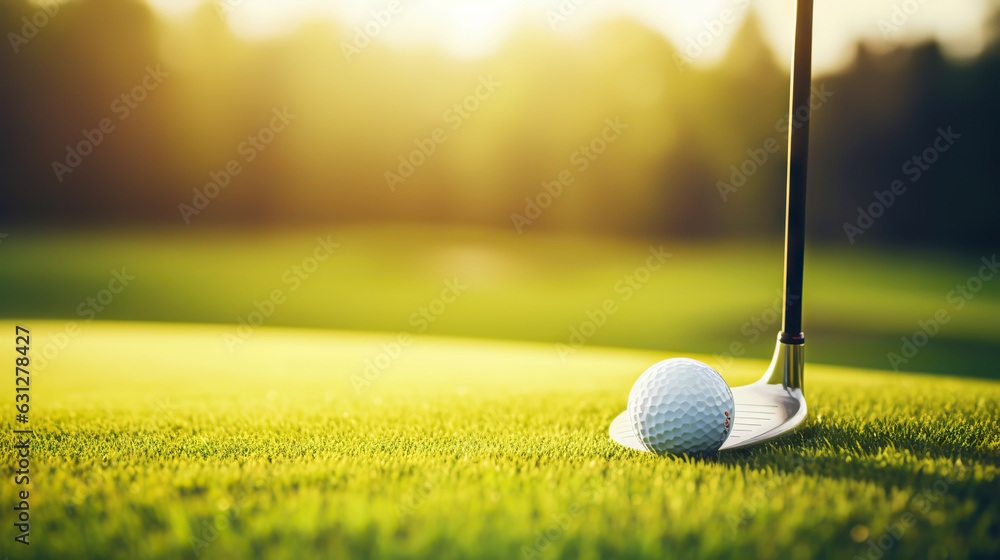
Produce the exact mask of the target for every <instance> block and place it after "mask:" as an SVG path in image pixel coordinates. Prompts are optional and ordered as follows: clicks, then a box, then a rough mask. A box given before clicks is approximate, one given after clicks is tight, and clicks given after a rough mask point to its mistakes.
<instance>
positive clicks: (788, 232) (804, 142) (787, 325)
mask: <svg viewBox="0 0 1000 560" xmlns="http://www.w3.org/2000/svg"><path fill="white" fill-rule="evenodd" d="M812 20H813V0H797V2H796V6H795V47H794V51H793V53H792V79H791V82H792V86H791V89H792V91H791V103H790V106H789V118H788V121H789V123H791V126H789V134H788V178H787V179H788V183H787V185H788V194H787V201H786V206H785V291H784V297H785V307H784V313H783V315H782V321H781V331H782V332H781V342H784V343H786V344H802V342H803V341H804V340H803V335H802V268H803V260H804V258H805V237H806V231H805V224H806V166H807V163H808V159H809V117H810V109H809V98H810V96H811V95H812V92H811V88H812Z"/></svg>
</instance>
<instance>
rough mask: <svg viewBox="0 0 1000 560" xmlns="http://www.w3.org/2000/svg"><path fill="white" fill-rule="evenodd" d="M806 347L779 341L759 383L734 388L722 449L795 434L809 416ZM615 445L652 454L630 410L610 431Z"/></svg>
mask: <svg viewBox="0 0 1000 560" xmlns="http://www.w3.org/2000/svg"><path fill="white" fill-rule="evenodd" d="M803 346H804V345H803V344H785V343H783V342H781V341H779V342H778V345H777V347H776V348H775V350H774V358H772V359H771V365H770V367H768V368H767V371H766V372H764V375H763V376H762V377H761V378H760V380H759V381H757V382H756V383H751V384H750V385H743V386H741V387H733V400H734V403H735V410H734V412H733V419H734V420H733V429H732V431H731V432H730V433H729V437H728V438H726V441H724V442H723V443H722V447H721V448H720V450H721V449H733V448H737V447H745V446H748V445H753V444H755V443H760V442H763V441H767V440H769V439H772V438H776V437H778V436H779V435H781V434H784V433H786V432H789V431H791V430H792V429H793V428H795V427H796V426H798V425H799V424H800V423H801V422H802V420H804V419H805V417H806V398H805V395H804V394H803V392H802V381H803V374H804V367H805V361H804V353H803V350H804V348H803ZM608 432H609V434H610V435H611V439H612V440H614V441H615V442H617V443H619V444H621V445H623V446H625V447H628V448H630V449H635V450H637V451H650V449H649V448H647V447H646V445H645V444H644V443H643V442H642V440H641V439H639V436H638V430H636V429H635V427H634V426H632V423H631V422H630V421H629V417H628V411H627V410H626V411H625V412H622V413H621V414H619V415H618V417H617V418H615V419H614V421H613V422H611V427H610V428H609V430H608Z"/></svg>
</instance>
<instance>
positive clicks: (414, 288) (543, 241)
mask: <svg viewBox="0 0 1000 560" xmlns="http://www.w3.org/2000/svg"><path fill="white" fill-rule="evenodd" d="M9 233H10V235H9V237H7V238H6V239H4V240H3V244H2V247H0V263H2V265H3V266H0V286H2V287H3V289H2V290H0V317H4V318H10V319H18V318H22V317H27V318H58V319H76V320H80V319H81V317H80V316H78V313H77V308H78V306H79V305H80V304H81V303H83V302H85V301H86V298H87V297H93V296H95V294H97V293H98V291H99V290H101V289H102V288H104V287H106V286H107V283H108V281H109V279H110V277H111V274H110V271H111V270H112V269H120V268H122V267H124V268H125V269H126V271H127V272H128V273H130V274H133V275H135V276H136V280H135V281H134V282H133V283H132V284H131V285H130V286H129V287H128V288H127V289H126V290H125V291H124V292H123V293H122V294H120V295H119V296H116V297H115V299H114V301H113V302H112V303H111V304H109V305H108V306H107V307H106V308H105V309H104V310H103V311H102V312H101V313H100V314H99V315H98V316H97V318H98V319H100V320H130V321H171V322H185V323H187V322H200V323H217V324H219V323H221V324H235V323H236V322H237V319H238V318H240V317H243V318H245V317H246V316H247V315H248V314H249V313H250V312H252V311H253V310H254V307H253V302H254V301H255V300H260V299H263V298H265V297H266V296H267V295H268V294H269V293H270V292H271V291H272V290H274V289H283V290H285V291H286V292H287V295H288V298H287V302H286V303H284V304H282V305H281V306H279V307H278V308H277V310H276V311H275V313H274V314H273V316H271V317H270V318H268V319H267V323H266V324H267V325H268V326H291V327H312V328H322V329H331V328H332V329H346V330H355V331H357V330H361V331H397V330H413V329H414V326H413V325H412V324H411V323H410V321H409V318H410V316H411V314H412V313H414V312H415V311H417V310H418V309H419V308H420V307H421V306H425V305H427V303H428V301H430V300H431V299H432V298H434V297H435V296H436V295H437V294H438V293H439V292H440V291H441V288H442V285H443V282H444V281H445V280H446V279H451V278H458V279H460V280H461V281H462V282H464V283H465V284H466V285H467V286H468V290H467V291H466V292H465V293H463V294H462V296H461V298H460V299H459V300H458V301H457V302H456V303H454V304H453V305H449V306H448V308H447V309H446V311H445V312H444V313H443V314H442V315H441V316H440V317H439V318H438V319H437V320H436V321H435V322H434V323H432V324H430V325H429V328H428V329H427V331H426V332H427V334H436V335H456V336H462V337H470V336H471V337H482V338H497V339H505V340H524V341H538V342H560V341H562V342H566V341H567V340H568V339H569V337H570V329H571V328H573V327H579V325H580V324H581V323H582V322H584V321H585V320H586V319H587V315H586V313H587V311H589V310H594V309H597V308H598V307H599V306H600V305H601V304H602V302H604V301H605V300H606V299H608V298H611V299H614V300H615V301H616V302H617V303H619V304H620V305H619V312H618V313H616V314H615V315H614V316H613V317H610V318H609V320H608V321H607V323H606V324H605V325H604V326H602V327H601V328H600V329H598V330H597V332H596V333H595V334H594V336H593V337H591V338H590V339H588V341H587V343H588V344H592V345H601V346H614V347H628V348H640V349H653V350H666V351H685V352H700V353H704V354H713V353H721V352H724V351H726V350H727V349H728V348H729V347H730V345H732V344H734V343H735V344H739V345H740V346H741V347H742V349H743V351H744V354H743V356H742V357H749V358H757V359H767V358H769V357H770V354H771V351H772V350H773V346H774V337H775V335H776V333H777V330H778V325H777V322H774V323H771V324H764V323H761V325H762V327H763V328H761V329H757V328H756V327H754V326H753V325H752V323H751V321H753V319H754V318H755V317H763V318H765V319H766V318H767V317H766V314H768V313H772V311H773V309H772V306H773V304H774V301H775V298H776V295H777V292H778V290H779V289H780V287H781V243H780V241H779V240H774V241H773V242H768V243H750V242H748V243H715V244H706V243H702V244H692V243H683V242H677V241H669V240H665V241H647V242H643V241H611V240H607V239H599V238H586V237H582V238H581V237H560V236H545V235H537V236H536V235H524V236H519V235H516V234H515V233H513V232H512V231H511V232H501V231H490V230H478V229H461V228H430V227H426V226H424V227H418V226H406V227H404V226H393V227H377V228H376V227H370V228H363V227H344V228H337V229H331V230H328V231H327V230H317V231H314V232H310V231H247V232H242V233H234V232H217V231H208V230H190V231H185V232H178V231H176V230H170V231H167V230H164V231H156V230H151V231H110V232H76V231H67V232H62V233H51V232H50V233H37V232H35V233H32V232H19V231H11V232H9ZM317 235H323V236H326V235H329V236H330V238H331V239H332V240H333V241H335V242H339V243H340V249H339V250H338V251H337V252H336V254H335V255H334V257H333V258H332V259H330V260H328V261H327V262H325V263H323V264H322V265H321V266H320V267H319V268H318V270H316V271H315V272H314V273H312V274H311V275H310V276H309V278H308V279H307V280H304V281H303V282H302V284H301V287H300V288H299V289H298V290H296V291H294V293H293V292H291V291H290V290H289V288H290V286H289V285H288V284H286V283H284V282H283V281H282V275H283V273H284V272H286V271H287V270H289V268H290V267H292V266H293V265H296V264H299V263H301V262H302V260H303V259H304V258H306V257H308V256H309V255H310V254H311V253H312V251H313V249H314V247H315V246H316V241H315V237H316V236H317ZM661 244H662V245H663V247H664V249H665V250H666V251H667V252H669V253H672V255H673V256H672V257H670V259H668V260H667V262H666V264H665V266H664V267H663V268H662V269H661V270H658V271H656V272H654V273H653V274H652V275H651V276H650V278H649V280H648V281H647V282H646V283H644V284H642V287H641V289H638V290H635V291H634V295H633V297H631V298H629V299H628V300H627V301H626V300H625V294H623V293H621V292H616V290H615V286H616V284H617V283H618V282H619V281H621V280H623V279H624V278H626V276H627V275H629V274H633V273H634V272H635V270H636V268H638V267H640V266H642V265H643V264H644V263H645V261H646V258H647V256H648V254H649V253H648V249H649V247H657V246H659V245H661ZM806 264H807V268H806V273H805V278H806V290H807V292H806V305H805V327H806V334H807V336H808V337H809V350H808V353H809V359H810V360H811V361H815V362H818V363H828V364H838V365H847V366H854V367H868V368H875V369H888V368H890V367H891V366H890V363H889V360H888V358H887V355H888V354H889V353H890V352H897V353H898V352H899V351H900V347H901V341H900V337H902V336H907V335H912V334H913V332H914V331H916V330H917V321H919V320H926V319H929V318H931V317H933V315H934V313H935V312H936V311H937V310H939V309H944V310H946V311H947V312H948V313H949V316H950V321H949V322H948V323H947V324H945V325H943V326H942V328H941V329H940V332H939V333H938V334H937V335H936V336H934V338H933V339H932V340H931V342H930V343H929V344H928V346H927V347H926V348H924V349H922V350H921V351H920V352H919V353H918V354H917V355H916V356H915V357H913V359H912V360H910V362H909V363H906V364H905V365H904V366H903V367H902V368H901V369H903V370H905V371H922V372H935V373H944V374H949V375H963V376H975V377H986V378H997V377H1000V371H998V370H997V368H996V365H995V364H996V363H997V357H998V356H1000V329H998V328H997V322H996V318H997V317H998V316H1000V280H994V281H991V282H987V283H986V284H985V285H984V286H983V288H982V291H981V292H979V293H978V294H976V296H975V298H974V299H971V300H968V301H967V302H966V305H965V306H964V307H963V308H962V309H960V310H959V309H955V305H954V304H952V303H949V302H948V301H947V300H946V296H947V294H948V292H949V291H950V290H952V289H954V287H955V285H956V284H958V283H960V282H965V281H966V280H967V279H968V278H969V277H970V276H972V275H974V274H975V273H976V272H977V270H978V269H979V267H980V265H981V263H980V262H979V256H977V255H970V256H962V255H944V254H935V253H927V252H925V253H920V254H916V253H899V252H886V251H876V250H871V249H866V248H864V247H861V246H858V247H850V246H847V247H843V248H839V249H838V248H832V247H822V246H810V247H809V251H808V255H807V260H806ZM774 317H776V315H772V316H771V318H774ZM712 360H714V361H712V362H711V363H713V365H716V366H719V365H720V360H719V359H716V358H713V359H712Z"/></svg>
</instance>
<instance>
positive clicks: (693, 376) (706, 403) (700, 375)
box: [628, 358, 734, 454]
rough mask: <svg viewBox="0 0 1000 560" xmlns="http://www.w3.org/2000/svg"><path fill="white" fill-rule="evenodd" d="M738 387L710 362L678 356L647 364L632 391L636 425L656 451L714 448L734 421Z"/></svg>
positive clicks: (632, 414) (710, 450)
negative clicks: (735, 394)
mask: <svg viewBox="0 0 1000 560" xmlns="http://www.w3.org/2000/svg"><path fill="white" fill-rule="evenodd" d="M733 413H734V407H733V392H732V391H731V390H730V389H729V385H727V384H726V382H725V380H723V379H722V376H721V375H719V373H718V372H717V371H715V370H714V369H712V368H711V367H710V366H708V365H706V364H704V363H702V362H699V361H697V360H691V359H688V358H673V359H670V360H664V361H662V362H659V363H657V364H655V365H653V366H652V367H650V368H649V369H647V370H646V371H645V372H643V374H642V375H641V376H639V379H638V381H636V382H635V385H634V386H633V387H632V392H631V393H629V396H628V415H629V420H630V421H631V423H632V429H633V430H634V431H635V434H636V435H637V436H638V437H639V439H640V440H642V442H643V444H645V445H646V447H647V448H649V450H650V451H653V452H656V453H661V454H662V453H675V454H680V453H688V454H695V453H714V452H715V451H718V450H719V447H721V446H722V443H723V442H724V441H726V438H727V437H729V431H730V430H731V429H732V425H733Z"/></svg>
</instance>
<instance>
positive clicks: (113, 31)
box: [0, 0, 1000, 250]
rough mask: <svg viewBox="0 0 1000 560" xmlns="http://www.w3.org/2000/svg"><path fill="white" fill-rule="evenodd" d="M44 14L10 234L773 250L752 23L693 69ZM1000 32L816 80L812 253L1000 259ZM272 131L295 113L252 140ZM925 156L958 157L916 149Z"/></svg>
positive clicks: (775, 119) (620, 57)
mask: <svg viewBox="0 0 1000 560" xmlns="http://www.w3.org/2000/svg"><path fill="white" fill-rule="evenodd" d="M38 10H39V7H38V6H36V5H33V4H29V3H27V2H26V1H25V0H16V1H14V0H8V1H5V2H3V3H2V4H0V30H3V31H5V32H9V33H8V34H7V39H8V42H9V45H8V46H7V47H5V48H4V49H0V50H4V51H5V52H4V54H3V55H2V57H0V65H2V75H3V79H2V82H0V91H2V96H0V99H2V105H0V119H2V127H0V135H2V140H0V141H2V150H0V151H2V155H0V157H2V160H0V161H2V165H3V175H4V178H5V180H4V186H3V189H4V196H3V204H2V206H0V218H2V220H3V223H5V224H10V225H44V226H50V225H60V226H62V225H108V224H122V225H135V224H164V225H184V224H185V223H188V222H190V223H192V224H194V225H196V226H218V225H254V226H257V225H279V226H280V225H286V224H296V225H297V224H315V223H331V222H333V223H336V222H345V221H385V220H406V221H433V222H449V223H471V224H480V225H490V226H497V227H510V228H513V227H514V223H513V221H512V216H515V215H516V216H521V217H524V216H529V217H530V216H533V217H531V218H530V219H529V220H528V223H527V224H526V225H525V222H523V221H522V223H521V225H522V229H526V230H532V231H535V230H537V231H585V232H599V233H612V234H624V235H658V236H684V237H699V238H706V237H712V238H717V237H741V238H742V237H748V236H756V237H759V236H777V235H780V233H781V231H782V213H783V209H784V204H783V199H784V190H783V187H784V165H785V162H784V152H785V143H786V134H787V129H788V126H789V123H788V107H787V102H788V101H787V95H788V76H787V74H786V72H785V71H784V70H783V65H780V64H778V63H777V62H776V57H775V54H774V53H773V52H772V51H771V50H770V48H769V47H768V45H767V43H766V42H765V40H764V39H763V36H762V32H761V29H760V27H759V25H758V23H757V21H756V19H755V18H754V16H753V15H752V14H751V16H750V17H748V18H747V20H746V21H745V22H744V23H743V24H742V28H741V29H740V31H739V33H738V36H737V37H736V39H735V41H734V42H733V44H732V46H731V48H730V51H729V53H728V55H727V56H726V57H725V58H724V59H723V60H722V61H721V62H720V63H719V64H717V65H714V66H712V67H709V68H702V67H699V66H690V65H684V64H678V60H679V59H678V56H677V55H678V52H677V51H676V49H675V48H674V47H673V46H672V45H671V43H670V42H668V41H667V40H666V39H664V38H663V37H662V36H661V35H659V34H657V33H655V32H653V31H651V30H648V29H646V28H644V27H643V26H642V25H641V24H639V23H636V22H633V21H630V20H620V21H612V22H608V23H605V24H603V25H601V26H599V27H597V28H595V29H593V31H592V32H591V33H590V34H588V35H587V36H585V37H584V36H563V35H559V34H554V33H552V32H550V31H549V30H548V28H547V26H546V23H545V22H544V21H534V22H532V21H525V22H524V25H522V26H520V27H519V31H518V32H517V33H516V34H515V35H514V36H512V37H511V38H510V39H509V40H508V41H507V42H506V43H505V45H504V46H503V47H502V48H501V50H500V51H498V52H497V53H496V54H495V55H493V56H490V57H488V58H479V59H473V60H466V59H454V58H450V57H449V56H447V55H445V54H443V53H442V52H440V51H439V50H436V49H435V48H431V47H419V48H409V49H405V50H404V49H393V48H390V47H388V46H386V45H385V44H383V43H382V42H379V41H377V40H375V41H372V42H371V44H370V45H364V46H363V47H361V48H354V49H347V50H345V47H344V45H345V43H346V44H351V45H354V46H355V47H357V45H359V44H362V43H363V41H362V43H358V42H357V41H355V36H356V31H355V30H352V29H347V28H344V27H338V26H337V24H336V23H334V22H328V21H322V22H313V23H310V24H308V25H306V26H304V27H302V28H301V29H299V30H298V31H297V32H295V33H293V34H290V35H287V36H283V37H281V38H277V39H271V40H267V41H256V42H247V41H243V40H241V39H239V38H237V37H235V36H234V35H233V34H232V33H231V31H230V29H229V27H228V26H227V25H226V23H225V22H224V21H223V19H222V18H221V17H220V15H219V13H218V11H217V10H216V9H215V8H213V7H212V6H210V5H205V6H204V7H203V8H202V9H201V10H200V11H198V12H197V13H195V14H194V15H193V16H192V17H190V18H188V19H185V20H178V21H174V20H165V19H161V18H159V17H157V16H156V15H155V14H154V13H153V12H151V11H150V9H149V8H148V7H146V5H145V4H141V3H138V2H136V1H131V0H81V1H77V2H71V3H68V4H63V5H61V6H60V7H59V8H58V11H57V13H54V14H52V15H49V14H46V17H41V16H39V15H38V14H39V12H38ZM23 18H27V20H25V19H23ZM32 20H34V22H35V23H33V24H31V25H26V21H28V22H30V21H32ZM42 21H44V24H43V25H38V23H41V22H42ZM821 24H822V23H821V22H819V23H818V24H817V25H821ZM32 28H34V33H32ZM998 28H1000V25H997V20H994V22H993V25H992V29H993V31H994V32H993V33H992V40H991V44H990V46H989V47H988V48H987V49H986V51H985V52H983V53H982V54H981V55H980V56H978V57H977V58H975V59H974V60H962V61H955V60H950V59H948V58H947V57H946V56H944V54H943V53H942V51H941V49H940V48H939V47H938V45H936V44H924V45H920V46H917V47H912V48H909V47H906V48H904V47H898V48H895V49H894V50H891V51H888V52H885V53H876V52H874V51H873V50H871V49H870V48H868V47H866V46H864V45H860V46H859V47H858V50H857V56H856V59H855V60H854V62H853V63H852V64H851V65H850V66H849V67H848V68H847V69H845V70H843V71H841V72H839V73H836V74H834V75H818V76H816V77H815V78H814V83H815V85H816V91H817V92H818V93H817V99H816V107H817V108H816V110H815V112H814V116H813V122H812V148H811V158H812V159H811V168H810V189H811V190H810V193H809V213H810V215H809V221H808V223H809V227H810V235H812V236H813V237H814V238H816V239H822V240H825V241H828V242H833V243H849V242H850V241H853V242H855V243H865V244H919V245H921V246H937V247H941V248H947V249H962V250H975V249H978V248H984V247H995V245H996V242H997V239H998V235H997V233H998V231H1000V230H998V227H997V223H998V220H997V218H996V214H997V210H998V208H1000V194H998V190H997V186H998V181H997V179H996V177H997V173H996V171H995V169H994V165H995V162H996V159H995V158H996V153H997V147H998V146H1000V143H998V142H997V141H996V140H995V135H996V134H997V126H998V124H1000V118H998V117H1000V114H998V108H997V101H998V100H1000V41H998V36H1000V34H998V33H997V32H996V31H997V29H998ZM12 34H13V35H14V36H16V37H12ZM29 35H30V37H29ZM17 37H19V38H20V39H18V38H17ZM345 52H349V53H350V56H348V55H347V54H345ZM150 76H153V77H152V78H151V77H150ZM485 82H489V83H492V84H494V85H493V86H492V87H491V88H489V89H487V88H482V87H480V85H481V84H483V83H485ZM153 84H155V85H153ZM150 86H152V87H150ZM137 88H138V89H137ZM456 105H458V106H456ZM275 111H278V112H281V111H284V112H285V114H286V115H293V118H291V119H290V120H289V119H287V118H286V119H285V121H283V122H284V126H282V128H281V130H277V129H276V128H272V129H271V130H270V132H267V131H262V129H264V128H268V127H270V126H271V125H273V123H274V122H275V121H274V115H275V114H276V113H275ZM609 122H610V123H615V122H617V123H620V124H619V125H618V126H617V132H616V133H615V134H609V133H608V132H607V131H606V130H605V129H606V127H608V126H609V125H608V123H609ZM102 127H103V129H102ZM939 130H940V131H942V132H944V133H945V134H946V135H947V139H946V141H945V142H942V141H941V140H938V137H939V135H940V134H941V133H940V132H939ZM949 130H950V131H951V133H950V134H949V133H948V131H949ZM955 135H957V137H956V136H955ZM602 136H603V139H602ZM611 136H614V139H613V140H609V138H611ZM597 139H602V141H597ZM265 140H266V142H265ZM935 142H937V146H938V148H942V147H944V146H946V145H947V147H948V149H947V151H944V150H941V149H935V150H933V152H932V153H928V152H926V150H928V149H931V148H934V146H935ZM88 144H89V145H90V148H89V149H88ZM775 145H777V146H779V147H780V148H779V149H777V150H776V151H775V150H771V149H770V148H773V147H774V146H775ZM602 146H603V148H602ZM598 149H600V150H599V151H600V153H597V150H598ZM414 150H422V152H421V153H422V155H423V157H420V154H414V153H413V152H414ZM84 152H85V153H84ZM251 152H252V153H253V158H252V160H251V159H249V155H250V153H251ZM772 152H773V153H772ZM74 154H75V156H74ZM925 156H927V157H925ZM931 156H933V160H934V161H933V163H929V162H930V159H931ZM914 157H918V158H920V161H919V162H917V161H915V160H913V158H914ZM400 158H402V159H403V160H408V163H410V167H407V166H406V164H405V163H402V162H401V159H400ZM925 160H926V161H925ZM232 162H235V163H236V167H232V166H231V163H232ZM417 162H419V163H417ZM74 164H75V165H74ZM227 167H229V168H230V171H232V170H235V169H239V172H238V173H231V172H230V171H227ZM411 168H412V169H411ZM387 173H391V174H394V176H396V178H403V179H404V180H402V181H394V180H392V179H391V178H388V177H391V176H389V175H387ZM404 174H406V175H408V176H406V177H404V176H403V175H404ZM560 177H562V178H563V179H568V180H567V181H565V182H564V184H563V188H562V189H557V190H554V186H553V184H552V182H553V181H558V180H559V179H560ZM897 180H898V181H901V183H898V184H895V188H896V193H893V194H892V196H891V197H890V195H889V194H887V193H892V190H893V186H894V181H897ZM208 183H214V184H215V185H216V186H217V188H213V187H212V186H211V185H208ZM223 183H225V184H223ZM543 184H548V185H549V191H552V192H558V193H559V194H558V196H556V197H555V199H554V200H552V199H551V195H549V196H548V197H547V196H546V195H545V194H542V193H546V189H545V187H544V186H543ZM903 189H905V190H903ZM196 191H197V193H196ZM876 192H878V193H879V194H875V193H876ZM212 193H214V197H213V196H211V195H212ZM199 196H200V197H201V198H200V199H199ZM526 199H527V200H526ZM529 201H533V202H535V203H537V204H540V205H545V206H548V207H547V208H545V209H544V210H541V211H539V209H537V208H531V203H530V202H529ZM206 202H207V204H206ZM546 202H549V203H550V204H545V203H546ZM182 205H187V206H188V207H189V208H195V207H197V210H198V211H197V212H196V213H191V212H188V213H187V214H185V212H184V206H182ZM879 205H881V206H882V209H881V211H879V208H878V207H879ZM859 207H860V208H862V209H863V211H864V212H863V213H864V214H865V215H867V216H869V217H868V218H866V217H865V216H863V215H860V214H859V210H858V208H859ZM845 224H849V225H850V226H851V227H848V228H846V230H845ZM852 227H853V228H854V229H851V228H852ZM851 232H853V233H852V234H851V235H849V233H851ZM859 232H860V233H859Z"/></svg>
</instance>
